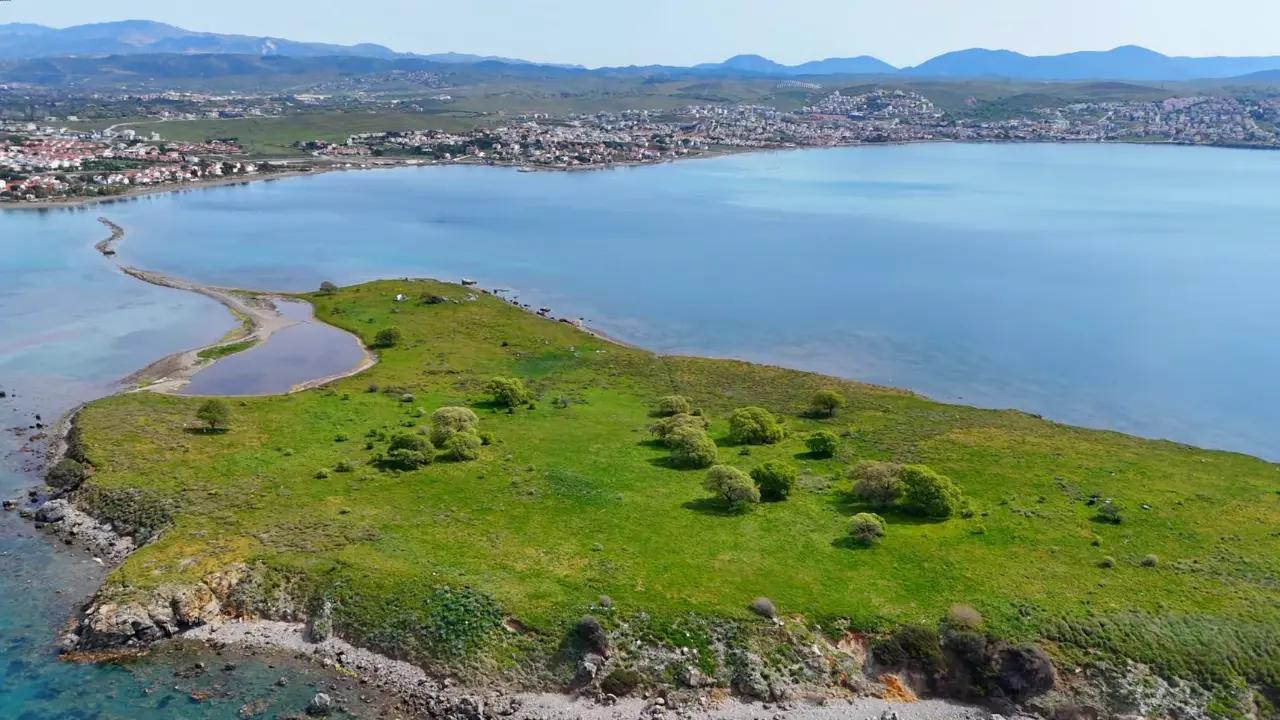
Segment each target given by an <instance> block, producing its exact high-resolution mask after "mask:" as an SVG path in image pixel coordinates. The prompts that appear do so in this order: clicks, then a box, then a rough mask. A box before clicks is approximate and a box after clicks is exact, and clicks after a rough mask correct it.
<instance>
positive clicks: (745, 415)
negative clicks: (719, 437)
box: [729, 407, 787, 445]
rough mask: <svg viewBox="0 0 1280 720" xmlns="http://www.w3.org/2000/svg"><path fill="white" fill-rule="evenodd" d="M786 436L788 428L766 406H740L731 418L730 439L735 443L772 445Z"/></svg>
mask: <svg viewBox="0 0 1280 720" xmlns="http://www.w3.org/2000/svg"><path fill="white" fill-rule="evenodd" d="M786 436H787V431H786V429H785V428H783V427H782V424H781V423H779V422H778V419H777V418H775V417H774V416H773V414H772V413H770V412H769V411H768V410H765V409H764V408H758V407H745V408H740V409H738V410H734V411H733V415H732V416H731V417H730V418H729V439H731V440H732V441H733V442H735V443H742V444H745V445H772V444H774V443H776V442H778V441H780V440H782V438H784V437H786Z"/></svg>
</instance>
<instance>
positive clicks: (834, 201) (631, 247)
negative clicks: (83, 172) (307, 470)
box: [0, 145, 1280, 718]
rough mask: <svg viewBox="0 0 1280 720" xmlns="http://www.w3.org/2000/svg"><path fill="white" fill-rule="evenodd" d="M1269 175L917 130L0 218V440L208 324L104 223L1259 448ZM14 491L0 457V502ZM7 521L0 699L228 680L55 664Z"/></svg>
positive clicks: (148, 236)
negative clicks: (168, 681) (128, 268)
mask: <svg viewBox="0 0 1280 720" xmlns="http://www.w3.org/2000/svg"><path fill="white" fill-rule="evenodd" d="M1278 181H1280V154H1277V153H1267V152H1248V151H1232V150H1208V149H1194V148H1157V147H1136V146H1092V145H1091V146H1066V145H1016V146H1015V145H920V146H908V147H880V148H855V149H842V150H824V151H807V152H792V153H776V154H758V155H743V156H735V157H728V158H720V159H715V160H707V161H695V162H687V163H681V164H675V165H667V166H661V167H650V168H638V169H626V170H616V171H607V172H598V173H516V172H514V171H510V170H504V169H492V168H461V167H455V168H419V169H405V170H395V171H387V172H370V173H345V174H330V175H324V176H318V177H313V178H304V179H299V180H288V181H280V182H272V183H261V184H255V185H251V186H247V187H228V188H215V189H209V190H203V191H197V192H190V193H184V194H181V195H171V196H150V197H146V198H142V199H138V200H135V201H130V202H125V203H118V204H113V205H107V206H100V207H96V208H90V209H87V210H83V211H60V212H50V213H21V214H0V389H3V390H10V391H12V390H17V397H16V398H8V399H5V400H0V422H2V423H3V425H4V427H5V429H6V432H5V433H4V434H3V436H0V451H2V452H3V454H4V455H6V463H7V465H8V466H9V467H10V468H12V469H19V468H21V467H23V466H25V465H29V464H30V458H29V456H24V455H22V454H21V453H18V450H19V448H20V446H21V444H22V441H23V440H24V438H26V437H28V436H30V435H31V434H32V433H34V432H35V431H34V430H27V431H25V432H23V433H22V434H20V435H19V434H14V433H12V432H9V429H11V428H13V427H15V426H22V427H24V428H27V427H28V426H29V425H31V424H34V423H35V422H36V420H35V418H34V415H35V414H36V413H40V414H41V415H42V418H44V419H49V418H52V417H56V416H57V415H58V414H59V412H60V411H62V410H63V409H65V408H68V407H71V406H72V405H74V404H75V403H77V402H80V401H82V400H84V399H86V398H89V397H94V396H97V395H100V394H102V393H105V392H107V391H109V389H110V387H111V383H112V381H114V380H116V379H118V378H120V377H122V376H124V375H126V374H128V373H129V372H131V371H133V370H136V369H137V368H139V367H141V366H142V365H145V364H146V363H147V362H149V361H151V360H154V359H156V358H158V357H161V356H163V355H165V354H167V353H170V352H174V351H177V350H180V349H184V348H189V347H194V346H197V345H201V344H204V343H208V342H212V341H213V340H215V339H217V338H218V337H220V336H221V335H222V334H223V333H224V332H225V331H226V330H228V329H230V327H231V326H232V325H233V322H234V321H233V320H232V319H231V318H230V317H229V316H228V315H227V313H226V312H225V311H224V310H223V309H222V308H220V307H219V306H218V305H216V304H215V303H213V302H212V301H210V300H207V299H205V298H202V297H199V296H193V295H189V294H184V293H180V292H176V291H171V290H166V289H162V288H155V287H152V286H149V285H145V284H142V283H138V282H136V281H134V280H131V279H129V278H127V277H124V276H121V275H119V274H118V273H116V272H114V271H113V270H112V269H111V268H110V266H109V265H108V264H106V263H104V262H103V260H102V258H100V257H98V256H97V255H96V253H94V252H93V250H92V244H93V243H94V242H95V241H96V240H99V239H101V238H103V237H105V236H106V234H107V231H106V230H105V229H104V228H103V227H102V226H101V225H99V224H98V223H97V222H96V221H95V219H94V218H96V217H97V216H98V215H105V216H107V217H109V218H111V219H112V220H114V221H115V222H117V223H119V224H120V225H122V226H123V227H124V228H125V229H126V231H127V236H126V239H125V242H124V244H123V245H121V246H120V248H119V249H120V256H121V260H122V261H123V262H125V263H127V264H132V265H137V266H139V267H144V268H148V269H153V270H159V271H162V272H165V273H169V274H172V275H175V276H179V277H184V278H188V279H193V280H199V281H204V282H210V283H215V284H224V285H239V286H248V287H257V288H266V289H278V290H304V289H311V288H314V287H316V286H317V285H318V284H319V283H320V281H322V280H332V281H335V282H339V283H348V282H356V281H360V280H366V279H371V278H375V277H400V276H424V275H425V276H436V277H442V278H449V279H457V278H459V277H463V276H465V277H472V278H476V279H478V280H480V281H481V283H482V284H483V285H485V286H486V287H505V288H511V289H512V291H513V294H514V295H518V296H520V297H521V298H522V299H524V300H525V301H527V302H531V303H534V304H536V305H549V306H551V307H552V308H553V309H554V312H555V314H556V315H557V316H564V317H574V318H576V317H585V318H586V319H587V320H588V321H590V322H591V323H592V324H593V325H595V326H596V327H598V328H600V329H601V330H604V331H605V332H608V333H610V334H612V335H615V336H618V337H620V338H621V339H624V340H627V341H630V342H633V343H636V344H639V345H643V346H645V347H649V348H653V349H656V350H662V351H667V352H688V353H697V354H705V355H715V356H731V357H739V358H744V359H751V360H758V361H765V362H773V363H779V364H783V365H788V366H792V367H799V368H805V369H812V370H818V371H822V372H827V373H833V374H837V375H843V376H846V377H852V378H856V379H860V380H865V381H869V382H874V383H880V384H886V385H895V386H901V387H908V388H911V389H914V390H917V391H920V392H923V393H926V394H928V395H931V396H933V397H935V398H938V399H942V400H952V401H961V402H965V403H971V404H978V405H984V406H992V407H1016V408H1019V409H1022V410H1025V411H1028V412H1036V413H1040V414H1043V415H1045V416H1046V417H1049V418H1052V419H1056V420H1061V421H1064V422H1070V423H1075V424H1081V425H1087V426H1092V427H1101V428H1111V429H1117V430H1122V431H1125V432H1132V433H1136V434H1140V435H1145V436H1150V437H1164V438H1171V439H1175V440H1180V441H1185V442H1190V443H1195V444H1200V445H1206V446H1211V447H1218V448H1227V449H1233V450H1239V451H1244V452H1249V453H1253V454H1258V455H1261V456H1263V457H1267V458H1272V459H1276V458H1280V433H1276V428H1280V374H1277V373H1275V372H1274V369H1275V368H1276V367H1277V366H1280V312H1277V310H1278V309H1280V283H1276V282H1275V281H1274V278H1275V277H1276V276H1277V272H1278V271H1280V239H1277V238H1276V236H1275V232H1274V228H1276V227H1277V226H1280V196H1277V195H1276V193H1275V192H1274V188H1275V187H1277V183H1278ZM263 349H264V350H265V349H266V348H263ZM251 352H253V351H251ZM244 357H250V356H249V355H245V356H244ZM216 367H217V366H215V368H216ZM228 367H231V368H233V369H234V366H230V365H228ZM211 377H212V376H211ZM215 379H216V378H215ZM15 453H17V454H15ZM24 484H29V480H28V479H26V478H24V477H23V476H22V475H21V474H18V473H16V472H13V471H9V472H6V473H5V474H2V475H0V494H3V495H4V496H5V497H12V496H14V494H15V493H16V492H17V488H19V487H22V486H24ZM31 534H32V533H31V531H30V529H29V528H25V527H24V526H22V525H21V524H20V523H18V521H17V520H16V518H15V517H14V516H13V514H6V515H4V516H2V517H0V546H2V547H0V552H7V553H10V554H9V555H7V556H0V606H3V607H6V608H16V610H15V611H14V612H12V613H10V614H9V616H8V617H5V618H0V653H2V654H0V667H5V666H7V667H8V668H9V674H8V675H6V676H5V678H4V680H3V682H4V683H5V684H4V685H3V688H2V689H3V693H0V697H5V698H7V697H23V698H40V699H39V700H35V699H33V700H31V701H30V702H31V707H33V708H37V710H36V711H35V712H36V714H32V715H29V716H30V717H63V716H76V715H75V714H74V713H81V714H80V715H78V716H80V717H126V716H127V717H132V718H149V717H177V716H182V717H188V716H189V717H232V716H234V712H235V709H236V708H235V707H231V705H233V704H235V703H233V702H231V701H228V702H227V703H226V704H225V707H224V706H218V707H211V706H210V707H206V706H204V705H195V706H192V707H190V708H185V706H184V708H185V709H184V711H183V712H184V713H187V712H188V711H191V714H176V713H174V711H173V710H172V707H166V708H158V707H157V706H156V705H155V703H156V702H159V700H157V699H156V697H155V695H152V696H145V695H142V694H141V689H142V688H143V687H145V686H146V685H145V684H144V683H145V682H148V681H146V680H135V679H133V675H131V674H129V673H123V674H122V673H121V672H120V671H114V670H109V669H107V670H103V669H97V668H89V669H85V668H76V667H71V666H63V665H58V664H56V663H55V662H54V661H53V660H52V655H51V654H49V653H48V652H47V642H48V640H49V639H50V638H51V637H52V628H53V627H54V626H55V625H56V624H57V623H58V622H60V621H61V620H62V619H63V618H64V617H65V616H66V614H67V613H68V612H69V611H70V608H71V607H72V606H73V605H74V602H76V601H79V600H80V599H82V598H83V597H84V595H85V594H87V593H88V591H89V588H91V587H92V586H93V584H94V583H95V582H96V575H95V574H94V572H95V571H94V570H93V568H91V567H87V566H86V565H85V563H84V562H83V559H82V558H78V557H76V556H75V555H74V554H72V553H66V552H62V551H58V552H54V550H53V549H51V548H50V546H48V545H47V544H45V543H44V542H43V541H42V540H39V539H33V538H32V537H30V535H31ZM28 581H31V582H30V583H28ZM57 589H64V590H65V592H64V593H62V594H60V595H59V594H56V592H55V591H56V590H57ZM157 672H163V671H157ZM263 673H267V674H269V672H268V671H266V670H264V671H263ZM252 677H256V676H254V675H252V674H250V675H247V676H246V678H252ZM263 677H265V675H264V676H263ZM244 682H245V683H246V684H247V685H253V683H254V682H257V681H256V680H252V679H246V680H245V681H244ZM113 692H114V693H115V695H114V696H113V695H111V693H113ZM171 702H176V700H171ZM95 703H96V704H95ZM148 703H151V704H148ZM24 707H25V704H24ZM237 707H238V705H237ZM91 708H96V709H91ZM58 709H61V710H62V711H64V712H66V713H69V714H68V715H57V714H56V711H58ZM113 713H115V714H113ZM197 713H206V714H204V715H200V714H197ZM208 713H214V714H208ZM218 713H222V714H218ZM20 716H22V714H21V713H19V712H15V710H14V708H13V705H12V704H11V703H5V702H0V718H3V717H20Z"/></svg>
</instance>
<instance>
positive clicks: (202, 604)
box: [60, 565, 244, 652]
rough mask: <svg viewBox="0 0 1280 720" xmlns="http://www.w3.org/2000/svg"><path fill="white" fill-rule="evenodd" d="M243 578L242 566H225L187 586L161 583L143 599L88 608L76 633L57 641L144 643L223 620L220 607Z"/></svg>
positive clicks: (113, 645)
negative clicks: (202, 579)
mask: <svg viewBox="0 0 1280 720" xmlns="http://www.w3.org/2000/svg"><path fill="white" fill-rule="evenodd" d="M243 577H244V566H243V565H240V566H236V567H232V568H228V569H227V570H223V571H221V572H218V573H214V574H212V575H209V576H208V577H206V578H205V580H204V582H198V583H191V584H188V585H173V584H170V585H162V586H160V587H158V588H156V589H155V590H153V591H151V592H150V593H148V594H146V596H145V597H144V598H143V599H137V600H132V601H122V602H112V601H103V602H99V603H97V604H94V605H92V606H90V608H89V609H88V611H86V612H85V615H84V619H83V620H82V621H81V622H80V625H79V627H78V628H77V629H76V632H75V633H74V634H73V636H71V637H64V638H63V640H62V642H61V643H60V647H61V649H62V650H63V651H64V652H66V651H70V650H78V651H101V650H114V649H120V648H129V647H137V646H143V645H147V644H149V643H152V642H155V641H157V640H162V639H164V638H170V637H174V636H176V635H178V634H180V633H182V632H184V631H186V630H190V629H191V628H196V627H201V626H203V625H209V624H218V623H221V622H222V617H223V611H224V608H225V607H226V605H227V603H228V601H229V600H231V598H232V595H233V593H234V591H235V590H236V587H237V586H238V584H239V582H240V580H241V579H242V578H243Z"/></svg>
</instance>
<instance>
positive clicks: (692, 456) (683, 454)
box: [667, 427, 719, 468]
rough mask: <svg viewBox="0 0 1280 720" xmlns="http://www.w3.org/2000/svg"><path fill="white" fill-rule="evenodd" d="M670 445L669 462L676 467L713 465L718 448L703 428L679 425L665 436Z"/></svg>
mask: <svg viewBox="0 0 1280 720" xmlns="http://www.w3.org/2000/svg"><path fill="white" fill-rule="evenodd" d="M667 445H669V446H670V447H671V462H672V463H673V464H675V465H676V467H684V468H704V467H710V466H711V465H714V464H715V462H716V457H717V455H718V454H719V450H718V449H717V448H716V443H715V441H714V440H712V439H711V436H709V435H707V432H706V431H705V430H702V429H700V428H694V427H681V428H678V429H676V430H675V431H673V432H672V433H671V434H670V435H668V436H667Z"/></svg>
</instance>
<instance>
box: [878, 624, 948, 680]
mask: <svg viewBox="0 0 1280 720" xmlns="http://www.w3.org/2000/svg"><path fill="white" fill-rule="evenodd" d="M871 657H872V658H874V659H875V662H876V664H877V665H880V666H882V667H887V668H894V669H908V670H918V671H922V672H925V673H927V674H934V673H937V672H939V671H940V670H941V669H942V667H943V656H942V641H941V638H939V637H938V631H937V630H934V629H933V628H928V627H924V626H922V625H904V626H903V627H900V628H898V629H897V630H895V631H894V632H893V635H891V636H889V637H887V638H884V639H882V640H879V641H877V642H875V643H873V644H872V645H871Z"/></svg>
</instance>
